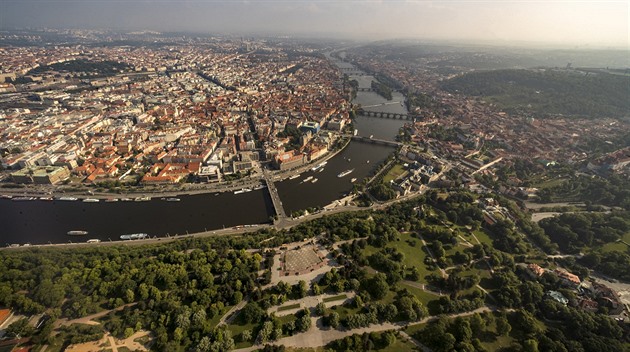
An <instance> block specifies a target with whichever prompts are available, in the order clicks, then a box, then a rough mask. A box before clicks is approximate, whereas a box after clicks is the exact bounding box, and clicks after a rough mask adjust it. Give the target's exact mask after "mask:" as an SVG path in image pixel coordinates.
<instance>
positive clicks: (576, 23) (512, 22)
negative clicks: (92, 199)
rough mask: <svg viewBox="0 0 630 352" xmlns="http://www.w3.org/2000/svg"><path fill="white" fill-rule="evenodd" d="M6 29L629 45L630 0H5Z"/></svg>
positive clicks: (1, 5) (2, 21)
mask: <svg viewBox="0 0 630 352" xmlns="http://www.w3.org/2000/svg"><path fill="white" fill-rule="evenodd" d="M0 9H1V11H0V28H5V29H6V28H16V27H20V28H23V27H50V28H61V27H63V28H110V29H119V30H141V29H146V30H158V31H196V32H212V33H234V34H262V35H296V36H309V37H317V36H326V37H340V38H352V39H392V38H419V39H437V40H442V39H446V40H461V41H484V42H497V43H498V44H508V43H511V44H518V43H535V44H562V45H565V46H566V45H569V46H580V47H627V46H628V33H629V27H628V14H629V7H628V2H626V1H361V0H354V1H299V0H298V1H283V0H277V1H227V0H225V1H212V0H197V1H172V0H162V1H110V0H103V1H58V0H53V1H32V0H27V1H13V0H9V1H5V0H3V1H1V2H0Z"/></svg>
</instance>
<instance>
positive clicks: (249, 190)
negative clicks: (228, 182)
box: [234, 188, 252, 194]
mask: <svg viewBox="0 0 630 352" xmlns="http://www.w3.org/2000/svg"><path fill="white" fill-rule="evenodd" d="M251 191H252V190H251V188H243V189H239V190H238V191H234V194H241V193H247V192H251Z"/></svg>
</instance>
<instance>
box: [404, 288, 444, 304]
mask: <svg viewBox="0 0 630 352" xmlns="http://www.w3.org/2000/svg"><path fill="white" fill-rule="evenodd" d="M400 287H401V288H406V289H408V290H409V291H410V292H411V293H413V295H414V296H416V298H418V299H419V300H420V302H422V304H424V306H425V307H426V306H427V304H428V303H429V302H431V301H434V300H436V299H438V298H440V297H439V296H437V295H434V294H432V293H429V292H427V291H424V290H421V289H419V288H417V287H413V286H409V285H407V284H405V283H402V284H400Z"/></svg>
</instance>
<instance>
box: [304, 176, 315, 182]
mask: <svg viewBox="0 0 630 352" xmlns="http://www.w3.org/2000/svg"><path fill="white" fill-rule="evenodd" d="M312 179H313V176H309V177H307V178H305V179H303V180H302V183H304V182H308V181H310V180H312Z"/></svg>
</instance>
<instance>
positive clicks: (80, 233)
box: [67, 230, 88, 236]
mask: <svg viewBox="0 0 630 352" xmlns="http://www.w3.org/2000/svg"><path fill="white" fill-rule="evenodd" d="M87 234H88V232H87V231H83V230H72V231H68V232H67V235H68V236H85V235H87Z"/></svg>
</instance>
